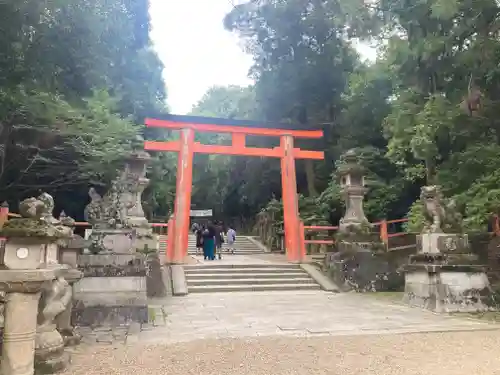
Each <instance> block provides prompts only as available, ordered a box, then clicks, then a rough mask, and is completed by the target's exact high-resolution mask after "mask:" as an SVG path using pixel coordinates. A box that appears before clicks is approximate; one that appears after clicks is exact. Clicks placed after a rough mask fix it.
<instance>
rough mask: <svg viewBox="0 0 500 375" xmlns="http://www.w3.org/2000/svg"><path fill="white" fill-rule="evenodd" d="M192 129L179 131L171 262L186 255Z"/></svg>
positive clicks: (190, 185)
mask: <svg viewBox="0 0 500 375" xmlns="http://www.w3.org/2000/svg"><path fill="white" fill-rule="evenodd" d="M193 145H194V130H193V129H189V128H188V129H182V130H181V131H180V150H179V152H178V160H177V183H176V189H175V204H174V233H173V241H174V243H173V254H172V256H173V259H171V262H172V263H183V262H184V257H185V256H186V255H187V248H188V236H189V212H190V210H191V192H192V190H193V155H194V152H193V151H194V150H193Z"/></svg>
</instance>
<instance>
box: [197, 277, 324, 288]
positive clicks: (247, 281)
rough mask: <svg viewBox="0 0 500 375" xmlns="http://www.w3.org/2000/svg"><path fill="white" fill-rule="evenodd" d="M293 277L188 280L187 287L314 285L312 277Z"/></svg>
mask: <svg viewBox="0 0 500 375" xmlns="http://www.w3.org/2000/svg"><path fill="white" fill-rule="evenodd" d="M305 276H306V277H292V278H283V279H263V278H241V279H226V278H221V279H205V278H188V279H187V285H188V288H191V287H192V286H203V285H221V286H233V285H270V284H278V283H279V285H285V284H314V283H315V282H314V280H313V279H311V278H310V277H307V275H305Z"/></svg>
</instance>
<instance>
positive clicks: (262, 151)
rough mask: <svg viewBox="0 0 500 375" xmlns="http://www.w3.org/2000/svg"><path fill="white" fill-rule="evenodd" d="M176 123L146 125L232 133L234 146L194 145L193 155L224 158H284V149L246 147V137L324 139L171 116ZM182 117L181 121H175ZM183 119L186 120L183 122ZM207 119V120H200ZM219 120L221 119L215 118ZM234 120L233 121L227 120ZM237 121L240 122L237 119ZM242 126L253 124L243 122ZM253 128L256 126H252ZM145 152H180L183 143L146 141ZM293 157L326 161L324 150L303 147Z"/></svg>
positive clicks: (317, 135)
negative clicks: (242, 156)
mask: <svg viewBox="0 0 500 375" xmlns="http://www.w3.org/2000/svg"><path fill="white" fill-rule="evenodd" d="M172 117H173V118H175V119H173V120H171V119H169V120H159V119H151V118H147V119H146V120H145V123H146V125H147V126H148V127H157V128H163V129H170V130H182V129H191V130H192V131H198V132H211V133H229V134H231V135H232V144H231V146H224V145H206V144H201V143H200V142H193V145H192V152H194V153H201V154H222V155H246V156H261V157H262V156H264V157H274V158H282V157H283V156H284V149H283V147H274V148H260V147H247V146H246V144H245V136H246V135H257V136H268V137H282V136H291V137H293V138H309V139H318V138H321V137H322V136H323V131H322V130H295V129H283V128H281V129H277V128H264V127H256V126H255V127H254V126H252V127H250V126H241V125H238V126H234V125H233V126H231V125H225V124H221V125H216V124H211V123H201V121H200V123H196V122H191V121H186V120H189V119H193V120H196V119H198V118H197V117H189V116H185V117H184V116H172ZM177 117H179V118H182V119H183V120H182V121H179V120H177V119H176V118H177ZM184 118H185V119H186V120H184ZM199 119H204V118H199ZM214 120H216V121H220V120H221V119H214ZM225 121H232V120H225ZM236 121H238V120H236ZM242 123H243V125H246V124H248V123H253V122H247V121H242ZM252 125H253V124H252ZM144 149H145V150H148V151H171V152H180V149H181V142H180V141H166V142H165V141H146V142H145V143H144ZM293 157H294V158H296V159H315V160H323V159H324V153H323V152H321V151H309V150H301V149H300V148H294V149H293Z"/></svg>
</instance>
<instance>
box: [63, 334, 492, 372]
mask: <svg viewBox="0 0 500 375" xmlns="http://www.w3.org/2000/svg"><path fill="white" fill-rule="evenodd" d="M499 347H500V331H471V332H447V333H427V334H420V333H419V334H404V335H380V336H351V337H350V336H336V337H332V336H328V337H311V338H295V337H263V338H250V339H221V340H197V341H191V342H189V343H180V344H172V345H166V344H161V345H144V344H137V345H134V346H124V345H119V346H111V345H110V346H100V347H99V346H80V347H79V348H78V349H77V350H76V352H75V353H74V354H73V363H72V365H71V368H70V369H69V370H68V371H67V372H66V373H64V374H67V375H69V374H72V375H107V374H120V375H121V374H123V375H142V374H147V375H156V374H158V375H160V374H161V375H166V374H176V375H190V374H200V375H201V374H202V375H212V374H213V375H226V374H237V375H285V374H286V375H291V374H300V375H313V374H331V375H337V374H339V375H340V374H346V375H347V374H349V375H359V374H363V375H364V374H366V375H368V374H370V375H393V374H394V375H396V374H397V375H420V374H422V375H424V374H425V375H429V374H440V375H465V374H467V375H483V374H484V375H495V374H500V356H499V355H498V348H499Z"/></svg>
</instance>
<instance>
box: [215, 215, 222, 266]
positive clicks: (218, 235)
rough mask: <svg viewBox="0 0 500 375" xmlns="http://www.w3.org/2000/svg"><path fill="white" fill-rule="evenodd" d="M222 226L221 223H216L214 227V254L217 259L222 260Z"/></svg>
mask: <svg viewBox="0 0 500 375" xmlns="http://www.w3.org/2000/svg"><path fill="white" fill-rule="evenodd" d="M222 231H223V229H222V225H221V223H218V224H217V225H216V226H215V249H216V253H217V254H218V255H219V259H221V258H222V255H221V250H222V244H223V243H224V235H223V234H222Z"/></svg>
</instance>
